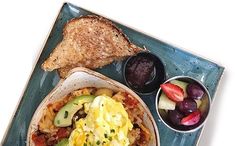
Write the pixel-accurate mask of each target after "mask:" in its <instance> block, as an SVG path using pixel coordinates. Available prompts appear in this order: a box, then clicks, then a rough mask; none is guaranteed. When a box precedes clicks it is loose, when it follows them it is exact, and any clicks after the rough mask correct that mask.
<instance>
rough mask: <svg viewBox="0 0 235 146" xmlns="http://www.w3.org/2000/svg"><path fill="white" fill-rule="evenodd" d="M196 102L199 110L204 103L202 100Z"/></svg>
mask: <svg viewBox="0 0 235 146" xmlns="http://www.w3.org/2000/svg"><path fill="white" fill-rule="evenodd" d="M195 101H196V103H197V108H199V107H200V105H201V104H202V101H201V100H195Z"/></svg>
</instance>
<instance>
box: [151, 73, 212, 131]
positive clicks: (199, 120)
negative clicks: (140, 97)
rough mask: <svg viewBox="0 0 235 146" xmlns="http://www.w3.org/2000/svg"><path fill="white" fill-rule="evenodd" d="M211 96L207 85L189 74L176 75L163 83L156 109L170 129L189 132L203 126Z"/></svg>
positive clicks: (157, 97)
mask: <svg viewBox="0 0 235 146" xmlns="http://www.w3.org/2000/svg"><path fill="white" fill-rule="evenodd" d="M210 105H211V97H210V94H209V92H208V90H207V89H206V87H205V86H204V85H203V84H202V83H201V82H200V81H198V80H196V79H194V78H192V77H189V76H175V77H173V78H170V79H168V80H167V81H166V82H165V83H163V84H162V85H161V87H160V88H159V90H158V92H157V95H156V110H157V114H158V116H159V117H160V119H161V120H162V122H163V123H164V124H165V125H166V126H167V127H168V128H170V129H172V130H174V131H176V132H181V133H189V132H194V131H196V130H198V129H199V128H201V127H202V126H203V125H204V123H205V122H206V119H207V117H208V114H209V111H210Z"/></svg>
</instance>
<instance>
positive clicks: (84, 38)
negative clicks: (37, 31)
mask: <svg viewBox="0 0 235 146" xmlns="http://www.w3.org/2000/svg"><path fill="white" fill-rule="evenodd" d="M143 50H144V49H142V48H140V47H138V46H136V45H134V44H132V43H131V42H130V41H129V39H128V37H127V36H126V35H125V34H124V33H123V32H122V31H121V29H119V28H117V27H116V26H115V25H114V24H113V23H112V22H111V21H109V20H107V19H105V18H103V17H100V16H96V15H87V16H82V17H79V18H74V19H71V20H70V21H69V22H67V23H66V24H65V26H64V28H63V40H62V41H61V42H60V43H59V44H58V45H57V46H56V48H55V49H54V50H53V51H52V53H51V54H50V56H49V58H48V59H46V61H45V62H44V63H43V64H42V69H43V70H45V71H53V70H55V69H59V72H60V74H61V75H62V74H63V75H62V76H63V77H64V75H65V72H68V70H70V69H72V68H74V67H87V68H91V69H94V68H99V67H102V66H104V65H107V64H110V63H111V62H113V61H115V60H120V59H122V58H124V57H127V56H132V55H134V54H136V53H138V52H140V51H143Z"/></svg>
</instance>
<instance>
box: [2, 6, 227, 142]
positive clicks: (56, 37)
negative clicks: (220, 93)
mask: <svg viewBox="0 0 235 146" xmlns="http://www.w3.org/2000/svg"><path fill="white" fill-rule="evenodd" d="M88 14H92V13H91V12H89V11H87V10H84V9H82V8H79V7H77V6H74V5H72V4H69V3H65V4H64V5H63V7H62V9H61V11H60V13H59V15H58V17H57V19H56V22H55V24H54V27H53V29H52V31H51V33H50V36H49V38H48V40H47V42H46V44H45V46H44V48H43V51H42V53H41V55H40V58H39V60H38V62H37V64H36V66H35V69H34V71H33V73H32V75H31V78H30V80H29V83H28V85H27V88H26V90H25V92H24V94H23V97H22V99H21V101H20V103H19V106H18V108H17V111H16V113H15V115H14V117H13V119H12V122H11V123H10V126H9V129H8V131H7V133H6V137H5V139H3V141H2V145H4V146H25V145H26V142H25V141H26V139H27V137H26V136H27V130H28V126H29V123H30V121H31V118H32V116H33V114H34V111H35V110H36V108H37V106H38V105H39V104H40V102H41V101H42V99H43V98H44V97H45V96H46V95H47V94H48V93H49V92H50V91H51V90H52V89H53V88H54V87H55V85H56V84H57V83H58V81H59V77H58V75H57V73H56V72H55V71H54V72H44V71H43V70H42V69H41V64H42V63H43V61H44V60H45V59H46V58H47V57H48V56H49V54H50V53H51V51H52V50H53V48H54V47H55V46H56V45H57V43H58V42H60V41H61V40H62V29H63V26H64V24H65V23H66V22H67V21H68V20H70V19H72V18H75V17H79V16H82V15H88ZM114 23H115V22H114ZM116 24H117V26H118V27H119V28H121V29H122V30H123V32H124V33H125V34H126V35H127V36H128V37H129V39H130V41H131V42H133V43H134V44H136V45H138V46H141V47H143V46H145V47H146V48H147V49H148V50H150V51H151V52H152V53H154V54H155V55H157V56H158V57H159V58H160V59H161V60H162V62H163V63H164V65H165V70H166V78H167V79H168V78H170V77H173V76H177V75H187V76H191V77H193V78H196V79H198V80H200V81H201V82H202V83H203V84H204V85H205V86H206V87H207V88H208V90H209V92H210V94H211V98H212V100H213V98H214V95H215V92H216V88H217V85H218V83H219V81H220V79H221V76H222V74H223V70H224V68H223V67H221V66H219V65H217V64H215V63H213V62H210V61H208V60H205V59H203V58H200V57H198V56H195V55H193V54H190V53H188V52H185V51H182V50H180V49H178V48H176V47H174V46H171V45H169V44H166V43H164V42H162V41H159V40H157V39H154V38H152V37H149V36H147V35H145V34H143V33H140V32H137V31H135V30H133V29H131V28H128V27H125V26H123V25H121V24H118V23H116ZM122 67H123V62H114V63H112V64H110V65H108V66H105V67H103V68H102V69H97V71H98V72H100V73H102V74H104V75H106V76H108V77H110V78H112V79H114V80H117V81H119V82H121V83H124V80H123V76H122ZM155 95H156V93H153V94H151V95H147V96H141V98H142V99H143V100H144V102H145V103H146V104H147V105H148V107H149V109H150V110H151V112H152V115H153V117H154V118H155V121H156V123H157V126H158V128H159V134H160V142H161V146H195V145H196V144H197V142H198V139H199V136H200V134H201V130H202V129H199V130H197V131H195V132H193V133H189V134H181V133H176V132H174V131H172V130H170V129H169V128H167V127H166V126H165V125H164V124H163V123H162V122H161V121H160V119H159V117H158V116H157V112H156V109H155V104H154V103H155Z"/></svg>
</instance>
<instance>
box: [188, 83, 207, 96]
mask: <svg viewBox="0 0 235 146" xmlns="http://www.w3.org/2000/svg"><path fill="white" fill-rule="evenodd" d="M186 90H187V93H188V97H190V98H192V99H197V100H198V99H201V98H202V96H203V95H204V90H203V89H202V87H201V86H200V85H199V84H197V83H191V84H189V85H188V86H187V89H186Z"/></svg>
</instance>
